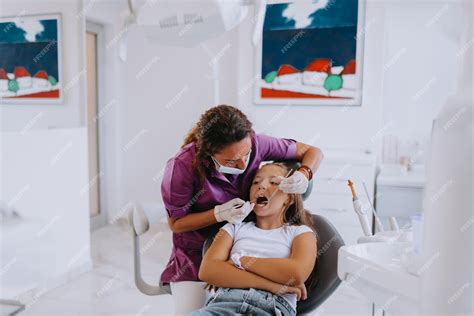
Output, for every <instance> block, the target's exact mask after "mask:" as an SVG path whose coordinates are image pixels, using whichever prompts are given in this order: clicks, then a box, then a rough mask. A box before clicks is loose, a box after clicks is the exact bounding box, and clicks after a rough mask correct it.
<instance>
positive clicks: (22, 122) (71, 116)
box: [0, 0, 86, 131]
mask: <svg viewBox="0 0 474 316" xmlns="http://www.w3.org/2000/svg"><path fill="white" fill-rule="evenodd" d="M81 10H82V1H81V0H61V1H60V0H56V1H51V0H0V15H1V16H2V17H10V16H13V17H15V16H23V15H36V14H51V13H61V15H62V25H61V30H62V43H61V48H62V58H63V60H62V65H63V67H62V81H63V87H64V86H69V87H68V89H67V91H65V94H64V104H41V105H40V104H32V105H23V104H21V105H20V104H1V101H0V116H1V125H0V130H1V131H20V130H33V129H47V128H70V127H79V126H83V125H84V122H85V109H86V108H85V106H84V102H85V95H84V94H83V91H85V90H84V87H83V84H84V78H85V71H84V65H85V64H84V45H83V43H84V41H83V38H84V25H83V22H84V20H83V19H82V18H80V16H79V15H78V14H79V13H80V12H81Z"/></svg>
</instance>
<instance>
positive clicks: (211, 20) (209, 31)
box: [120, 0, 266, 61]
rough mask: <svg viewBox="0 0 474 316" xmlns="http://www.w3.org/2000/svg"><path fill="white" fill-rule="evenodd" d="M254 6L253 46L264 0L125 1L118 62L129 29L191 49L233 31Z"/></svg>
mask: <svg viewBox="0 0 474 316" xmlns="http://www.w3.org/2000/svg"><path fill="white" fill-rule="evenodd" d="M253 4H254V5H256V6H257V8H256V12H257V15H256V23H255V31H254V35H253V38H252V40H253V43H254V44H256V43H257V41H258V39H259V38H260V36H261V35H260V34H261V32H262V27H263V18H264V15H265V5H266V0H128V6H129V12H130V14H129V15H128V16H127V17H126V18H125V22H124V33H125V34H124V36H123V37H122V39H121V43H120V58H121V59H122V60H123V61H125V60H126V54H127V47H126V35H127V34H126V33H127V32H128V30H129V28H131V27H134V28H137V29H138V30H140V31H141V32H143V33H144V34H145V36H146V37H147V38H148V39H151V40H156V41H159V43H161V44H163V45H167V46H176V47H193V46H196V45H197V44H199V43H202V42H204V41H206V40H208V39H211V38H214V37H216V36H218V35H219V34H222V33H224V32H227V31H230V30H232V29H233V28H235V27H236V26H237V25H239V24H240V23H241V22H242V21H243V19H244V18H245V17H246V16H247V14H248V10H249V5H253Z"/></svg>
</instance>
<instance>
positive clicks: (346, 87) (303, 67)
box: [255, 0, 364, 106]
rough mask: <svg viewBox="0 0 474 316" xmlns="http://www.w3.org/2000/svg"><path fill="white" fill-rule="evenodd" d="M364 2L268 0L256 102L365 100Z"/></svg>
mask: <svg viewBox="0 0 474 316" xmlns="http://www.w3.org/2000/svg"><path fill="white" fill-rule="evenodd" d="M363 20H364V1H363V0H313V1H298V0H296V1H295V0H293V1H289V0H286V1H283V0H279V1H278V0H273V1H272V0H269V1H268V2H267V5H266V12H265V20H264V23H263V34H262V39H261V42H260V44H259V45H257V58H256V60H257V63H256V71H257V73H256V78H257V84H256V85H255V86H256V89H255V103H257V104H291V105H293V104H311V105H351V106H352V105H353V106H360V105H361V102H362V59H363V58H362V57H363V37H364V36H363Z"/></svg>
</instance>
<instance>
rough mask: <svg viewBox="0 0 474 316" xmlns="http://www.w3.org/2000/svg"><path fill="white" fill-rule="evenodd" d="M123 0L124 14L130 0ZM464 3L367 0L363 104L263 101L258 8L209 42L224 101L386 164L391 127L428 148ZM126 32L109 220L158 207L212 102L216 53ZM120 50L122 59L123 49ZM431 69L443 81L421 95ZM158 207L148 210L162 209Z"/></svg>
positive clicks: (278, 130)
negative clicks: (164, 183) (258, 95)
mask: <svg viewBox="0 0 474 316" xmlns="http://www.w3.org/2000/svg"><path fill="white" fill-rule="evenodd" d="M100 3H101V2H100V1H99V2H98V4H100ZM104 3H107V1H104ZM121 5H122V9H121V10H122V17H123V16H124V14H123V13H124V12H123V11H124V10H126V6H125V3H124V2H122V3H121ZM456 7H457V5H456V4H455V3H453V4H450V5H449V8H448V9H443V8H444V2H442V1H434V0H433V1H415V2H412V1H410V2H402V1H376V0H367V1H366V14H365V15H366V18H365V20H366V28H365V29H364V30H363V31H362V35H363V36H364V42H365V43H364V65H363V98H362V106H361V107H341V106H339V107H330V106H325V107H324V106H309V105H306V106H290V107H287V106H270V105H255V104H254V103H253V99H254V98H253V95H254V91H253V85H252V83H253V81H254V78H255V77H254V76H255V72H254V66H255V60H254V58H255V56H256V51H255V48H254V47H253V46H252V44H251V36H252V34H253V26H254V16H255V12H254V10H253V8H251V10H250V12H249V15H248V17H247V18H246V19H245V21H244V22H243V24H242V25H241V26H239V28H238V29H237V30H235V31H232V32H230V33H228V34H225V35H223V36H221V37H220V38H218V39H215V40H212V41H209V42H208V43H206V46H208V48H209V49H210V51H211V52H212V54H214V55H218V56H221V55H222V56H221V58H220V62H221V72H220V74H221V75H220V87H221V103H228V104H233V105H236V106H239V107H240V108H241V109H242V110H244V111H245V112H246V113H247V114H248V115H249V117H250V118H251V120H252V121H253V122H254V125H255V129H256V130H257V132H260V133H267V134H272V135H275V136H281V137H291V138H295V139H297V140H299V141H302V142H306V143H311V144H314V145H316V146H319V147H322V148H323V149H329V148H346V149H347V148H354V149H359V150H360V149H362V150H365V149H369V150H372V151H373V152H376V153H377V155H378V160H379V162H381V161H382V155H381V151H382V141H383V139H384V136H385V135H388V134H391V133H396V134H397V135H402V136H406V138H408V139H414V140H416V141H418V142H420V144H421V145H422V146H425V147H422V149H425V148H426V145H427V142H428V137H429V134H430V129H431V120H432V118H433V117H434V115H435V113H436V112H437V110H438V109H439V107H440V106H441V104H442V103H443V101H444V99H445V98H446V96H447V95H448V94H449V93H451V92H452V91H453V87H454V85H455V82H456V77H457V67H458V64H459V62H458V61H457V60H456V58H448V60H447V61H444V58H445V57H446V56H453V53H455V52H456V49H459V46H460V43H457V42H455V38H456V34H457V33H458V32H460V29H461V28H460V26H461V23H462V19H461V18H460V17H461V15H460V12H459V10H457V9H456ZM104 8H105V7H104ZM90 12H91V14H89V13H88V14H89V15H91V16H92V15H94V14H95V15H102V18H103V19H105V20H107V19H110V16H112V15H116V11H113V10H112V11H111V12H109V11H107V10H90ZM99 12H101V13H99ZM430 19H432V20H433V21H432V22H430V21H431V20H430ZM120 23H121V22H117V20H116V22H115V23H114V34H115V35H116V36H119V34H120V32H121V30H122V29H121V24H120ZM428 24H429V25H428ZM427 25H428V26H427ZM446 29H448V30H449V31H448V32H446ZM128 40H129V50H128V57H129V58H128V60H127V62H126V63H120V62H119V63H118V64H116V66H117V67H118V68H117V72H116V73H115V75H114V77H113V78H111V80H115V81H116V84H115V87H117V90H116V91H115V95H114V96H115V97H117V99H118V104H117V105H116V106H114V110H115V109H116V110H117V111H118V112H117V113H116V121H115V123H113V124H117V125H115V129H114V127H113V126H109V127H108V128H107V131H108V132H107V136H106V139H105V142H113V143H115V144H116V145H115V149H114V150H113V151H112V152H113V155H111V156H110V160H108V162H111V161H112V163H114V162H115V163H116V168H115V171H114V172H113V174H115V175H117V177H116V179H115V180H110V181H108V182H107V183H108V185H109V186H116V191H115V192H116V194H115V195H114V196H113V197H112V196H111V198H114V199H115V201H116V203H114V205H115V207H113V208H111V209H110V214H109V219H110V218H114V217H115V216H116V215H117V214H120V213H121V212H123V210H121V208H122V206H123V205H125V204H126V203H127V202H128V201H130V200H138V201H142V202H144V203H145V204H147V205H149V208H151V209H153V210H154V211H155V210H157V209H156V208H157V207H159V205H160V204H161V196H160V182H161V177H160V175H161V172H162V169H163V166H164V164H165V162H166V160H167V159H169V158H170V157H171V156H173V155H174V154H175V153H176V151H177V150H178V149H179V146H180V144H181V142H182V139H183V137H184V135H185V134H186V132H187V131H188V130H189V128H190V127H191V125H192V124H193V123H194V122H196V120H198V118H199V115H200V114H201V113H202V112H203V111H204V110H205V109H207V108H209V107H211V106H213V105H214V101H213V89H212V81H211V79H210V78H209V76H210V75H211V74H212V72H211V67H210V63H209V62H210V60H211V59H212V56H211V57H210V56H209V55H208V53H207V52H206V49H205V48H203V46H198V47H195V48H192V49H176V48H170V47H165V46H162V45H159V43H156V42H151V41H149V40H147V39H145V38H144V36H143V35H142V34H139V33H137V32H136V30H132V31H131V32H130V34H129V37H128ZM433 47H435V48H436V49H432V48H433ZM403 48H406V50H403ZM113 49H115V48H113ZM401 49H402V50H401ZM114 54H115V57H113V58H116V56H117V52H114ZM440 60H443V62H441V63H440ZM408 74H410V75H408ZM432 76H436V78H437V79H436V82H434V83H433V84H430V85H429V86H428V89H426V93H419V94H418V96H417V97H415V98H414V97H413V96H414V95H416V93H417V92H419V91H420V89H423V85H424V84H425V85H426V83H429V80H430V79H431V78H432ZM421 91H422V92H423V91H424V90H421ZM111 111H112V110H111ZM114 115H115V114H114ZM302 126H304V128H301V127H302ZM421 158H423V156H422V155H419V157H418V159H419V160H422V159H421ZM154 211H153V212H149V214H154V213H157V212H154Z"/></svg>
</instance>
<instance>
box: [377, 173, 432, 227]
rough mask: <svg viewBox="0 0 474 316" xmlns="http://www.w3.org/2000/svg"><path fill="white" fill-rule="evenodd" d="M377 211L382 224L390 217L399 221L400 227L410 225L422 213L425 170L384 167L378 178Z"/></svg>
mask: <svg viewBox="0 0 474 316" xmlns="http://www.w3.org/2000/svg"><path fill="white" fill-rule="evenodd" d="M376 183H377V186H376V192H377V194H376V201H375V205H376V209H377V214H378V215H379V217H380V219H381V221H382V223H384V225H385V224H386V223H387V222H388V217H389V216H394V217H396V218H397V220H398V224H399V226H400V227H402V226H404V225H408V224H409V218H410V216H411V215H413V214H415V213H419V212H421V211H422V204H423V189H424V184H425V169H424V167H423V166H415V167H413V169H412V170H410V171H405V170H403V169H402V168H401V167H400V166H398V165H383V166H382V167H381V168H380V173H379V175H378V176H377V182H376Z"/></svg>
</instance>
